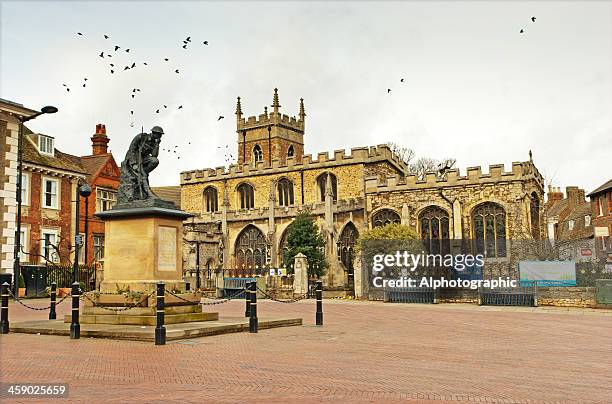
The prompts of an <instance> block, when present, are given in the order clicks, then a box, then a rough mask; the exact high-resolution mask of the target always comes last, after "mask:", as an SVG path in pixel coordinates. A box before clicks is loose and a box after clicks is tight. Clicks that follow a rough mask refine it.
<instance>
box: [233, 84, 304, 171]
mask: <svg viewBox="0 0 612 404" xmlns="http://www.w3.org/2000/svg"><path fill="white" fill-rule="evenodd" d="M279 110H280V103H279V100H278V89H276V88H275V89H274V97H273V99H272V111H271V112H270V113H268V107H264V113H263V114H261V115H259V117H255V116H250V117H249V118H248V119H245V118H243V117H242V105H241V104H240V97H238V102H237V103H236V132H237V133H238V164H241V165H242V164H245V163H247V164H251V165H255V164H256V163H257V162H260V161H265V162H267V163H268V164H269V165H272V161H274V160H279V161H280V163H281V164H283V165H284V164H286V163H287V158H288V157H292V158H293V159H294V161H295V162H301V161H302V156H303V155H304V119H305V117H306V113H305V112H304V100H303V99H300V112H299V114H298V118H296V117H294V116H293V117H289V116H287V115H281V113H280V112H279Z"/></svg>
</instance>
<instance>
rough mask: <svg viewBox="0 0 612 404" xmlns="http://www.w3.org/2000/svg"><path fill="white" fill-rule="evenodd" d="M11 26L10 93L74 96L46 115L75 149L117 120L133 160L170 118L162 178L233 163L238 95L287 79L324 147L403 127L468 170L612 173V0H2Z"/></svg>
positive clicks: (285, 107) (112, 131)
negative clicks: (135, 141)
mask: <svg viewBox="0 0 612 404" xmlns="http://www.w3.org/2000/svg"><path fill="white" fill-rule="evenodd" d="M532 16H535V17H536V21H535V22H532V21H531V17H532ZM0 24H1V25H0V37H1V39H0V67H1V69H0V97H1V98H4V99H8V100H11V101H15V102H19V103H22V104H24V105H25V106H26V107H30V108H33V109H37V108H41V107H42V106H44V105H54V106H56V107H58V108H59V112H58V113H57V114H55V115H47V116H42V117H39V118H38V119H36V120H35V121H31V122H30V123H29V125H28V126H29V127H30V128H31V129H32V130H34V131H35V132H38V133H44V134H47V135H51V136H54V137H55V138H56V147H57V148H58V149H59V150H62V151H64V152H67V153H71V154H76V155H85V154H90V151H91V142H90V140H89V138H90V136H91V135H92V134H93V133H94V130H95V125H96V124H97V123H104V124H105V125H106V128H107V134H108V136H109V137H110V139H111V141H110V149H111V151H112V152H113V154H114V156H115V159H116V160H117V162H118V163H119V164H120V162H121V160H122V159H123V156H124V155H125V152H126V150H127V147H128V145H129V142H130V140H131V139H132V138H133V136H134V135H136V134H137V133H139V132H140V129H141V127H144V129H145V131H149V130H150V129H151V127H153V126H154V125H159V126H162V127H163V129H164V131H165V133H166V134H165V135H164V138H163V141H162V146H164V145H165V146H168V147H169V148H170V149H171V150H174V149H176V150H178V153H176V154H175V153H172V152H170V153H165V152H162V155H161V158H160V166H159V167H158V168H157V169H156V170H155V171H153V172H152V173H151V183H152V184H153V185H178V184H179V181H180V172H181V171H186V170H192V169H203V168H208V167H217V166H221V165H227V162H226V160H227V158H226V156H225V153H224V152H223V151H224V150H225V148H226V146H228V150H231V151H232V152H233V154H234V156H235V155H236V149H237V134H236V118H235V115H234V112H235V107H236V97H238V96H240V97H241V101H242V110H243V113H244V114H245V115H246V116H251V115H259V114H261V113H263V108H264V106H270V104H271V103H272V95H273V89H274V88H278V91H279V98H280V104H281V112H282V113H284V114H287V115H290V116H296V115H297V114H298V111H299V99H300V98H304V104H305V108H306V114H307V117H306V134H305V138H304V141H305V152H306V153H312V154H313V155H316V154H317V153H318V152H322V151H330V154H331V152H333V150H337V149H347V150H350V148H351V147H360V146H371V145H377V144H381V143H386V142H396V143H399V144H401V145H404V146H406V147H409V148H412V149H413V150H414V151H415V153H416V155H417V157H421V156H426V157H432V158H445V157H453V158H456V159H457V167H459V168H460V169H461V172H462V173H463V172H465V169H466V168H467V167H472V166H479V165H480V166H483V167H485V169H484V171H485V172H487V171H488V165H490V164H501V163H503V164H505V165H506V169H507V170H509V169H510V163H511V162H513V161H526V160H528V158H529V150H532V152H533V159H534V162H535V164H536V166H537V167H538V169H539V170H540V172H541V173H542V175H544V177H545V178H546V183H547V184H552V185H554V186H560V187H565V186H568V185H578V186H580V187H582V188H585V189H586V190H587V192H589V191H592V190H593V189H595V188H596V187H598V186H599V185H601V184H603V183H604V182H605V181H607V180H609V179H610V178H612V162H611V161H612V2H609V1H576V2H572V1H559V2H555V1H542V2H519V1H508V2H503V1H490V2H484V1H472V2H462V1H456V2H443V1H430V2H424V1H404V2H401V1H391V2H370V1H354V2H351V1H337V2H331V1H330V2H323V1H304V2H298V1H272V2H239V1H226V2H214V1H189V2H176V1H175V2H162V1H134V2H127V1H121V2H110V1H105V2H96V1H63V2H61V1H52V0H47V1H41V2H35V1H14V0H13V1H7V0H0ZM521 29H523V30H524V33H523V34H520V33H519V31H520V30H521ZM77 32H81V33H82V34H83V35H82V36H79V35H77ZM105 34H106V35H108V36H110V39H104V35H105ZM188 36H190V37H191V38H190V39H191V42H190V43H189V45H188V47H187V49H183V48H182V45H183V42H182V41H183V40H185V39H186V38H187V37H188ZM203 41H208V45H204V44H203V43H202V42H203ZM115 45H118V46H120V49H119V50H118V51H117V52H114V46H115ZM127 48H129V49H130V51H129V53H126V52H124V50H125V49H127ZM102 51H104V52H105V55H107V54H108V53H110V54H112V55H113V57H111V58H108V57H104V58H101V57H99V54H100V52H102ZM164 58H169V61H168V62H166V61H164ZM133 62H135V63H137V66H136V67H135V68H134V69H130V70H127V71H125V70H123V67H124V66H125V65H131V64H132V63H133ZM143 62H147V66H145V65H144V64H143ZM110 63H113V64H115V69H114V70H115V73H114V74H111V73H110V69H111V67H110ZM175 69H179V74H176V73H175V72H174V70H175ZM84 78H87V79H88V80H87V81H84ZM401 79H404V81H403V82H401V81H400V80H401ZM83 83H86V87H85V88H83V87H82V84H83ZM63 84H66V85H67V86H68V87H69V88H70V92H68V91H66V87H64V86H63ZM134 88H139V89H140V90H141V91H140V92H138V93H136V97H135V98H133V99H132V97H131V94H132V91H133V89H134ZM387 89H391V92H390V93H388V91H387ZM164 105H166V108H164V107H163V106H164ZM179 105H182V106H183V108H182V109H180V110H179V109H178V106H179ZM157 109H160V112H159V113H156V112H155V111H156V110H157ZM130 111H134V115H133V116H132V115H131V113H130ZM219 116H224V117H225V118H224V119H221V120H218V117H219ZM174 146H177V147H174ZM177 156H180V157H181V158H180V159H178V158H177Z"/></svg>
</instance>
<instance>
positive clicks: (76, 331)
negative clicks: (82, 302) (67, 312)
mask: <svg viewBox="0 0 612 404" xmlns="http://www.w3.org/2000/svg"><path fill="white" fill-rule="evenodd" d="M71 295H72V323H70V339H79V338H81V324H79V297H80V295H79V283H78V282H74V283H73V284H72V291H71Z"/></svg>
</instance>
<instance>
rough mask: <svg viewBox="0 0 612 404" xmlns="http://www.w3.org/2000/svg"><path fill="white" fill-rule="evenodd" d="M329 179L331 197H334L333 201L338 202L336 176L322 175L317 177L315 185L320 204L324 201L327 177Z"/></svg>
mask: <svg viewBox="0 0 612 404" xmlns="http://www.w3.org/2000/svg"><path fill="white" fill-rule="evenodd" d="M328 175H329V178H330V179H331V187H332V195H333V196H334V201H336V200H338V181H337V180H336V176H335V175H334V174H328V173H324V174H321V175H319V177H318V178H317V184H318V185H319V195H320V200H321V202H324V201H325V188H326V187H327V176H328Z"/></svg>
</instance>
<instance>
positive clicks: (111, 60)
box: [62, 32, 228, 160]
mask: <svg viewBox="0 0 612 404" xmlns="http://www.w3.org/2000/svg"><path fill="white" fill-rule="evenodd" d="M76 35H77V37H82V38H86V35H85V34H84V33H83V32H77V33H76ZM103 37H104V40H106V41H110V40H111V37H110V35H108V34H104V35H103ZM198 42H199V41H198ZM198 42H195V41H194V40H192V37H191V36H187V37H186V38H185V39H183V40H182V43H181V47H182V48H183V49H187V48H188V47H190V46H192V45H193V44H196V43H198ZM201 46H208V41H202V42H201ZM130 51H131V48H128V47H125V46H124V45H123V44H120V45H117V44H114V45H110V46H109V47H108V48H107V49H103V50H100V53H99V54H98V57H99V58H100V59H104V61H105V62H106V63H108V67H107V69H108V71H109V74H110V75H116V74H119V73H123V72H127V71H129V70H133V69H137V68H146V67H149V62H148V61H135V59H136V58H131V59H132V60H130V61H129V62H128V63H125V62H124V63H120V60H125V59H126V57H130V56H132V55H133V52H132V53H130ZM160 63H161V64H170V63H171V61H170V58H169V57H164V58H163V61H160ZM122 66H123V67H122ZM169 72H173V73H174V74H181V69H180V68H179V67H177V66H173V67H171V68H170V70H169ZM87 82H88V78H87V77H84V78H83V82H82V84H81V86H82V87H87ZM62 86H63V87H64V89H65V90H66V93H70V90H71V88H72V86H71V85H70V84H68V83H62ZM141 91H142V90H141V89H140V88H137V87H134V88H132V89H131V92H130V93H129V94H130V97H131V99H132V100H135V99H136V97H137V96H139V95H140V93H141ZM154 108H155V109H154V112H155V113H156V114H159V113H161V112H162V111H163V110H166V109H168V108H170V107H169V106H168V105H164V104H162V105H159V106H157V107H154ZM174 108H175V109H176V110H182V109H183V105H178V106H173V107H171V108H170V109H174ZM134 110H135V108H134V107H133V106H132V107H131V109H130V120H131V122H130V127H134V121H133V119H134ZM222 119H224V116H223V115H219V117H218V118H217V121H220V120H222ZM189 145H191V142H189ZM162 151H164V152H167V153H171V154H174V155H176V158H177V159H179V160H180V158H181V156H180V154H179V146H178V145H174V148H168V149H165V148H164V149H162ZM227 158H228V156H226V160H227Z"/></svg>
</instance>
